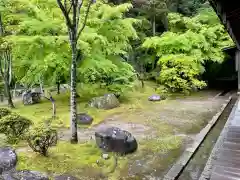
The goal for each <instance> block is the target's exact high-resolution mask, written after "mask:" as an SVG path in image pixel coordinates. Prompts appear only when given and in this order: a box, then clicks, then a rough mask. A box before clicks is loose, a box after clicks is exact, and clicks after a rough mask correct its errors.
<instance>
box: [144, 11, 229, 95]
mask: <svg viewBox="0 0 240 180" xmlns="http://www.w3.org/2000/svg"><path fill="white" fill-rule="evenodd" d="M206 16H207V17H208V19H207V20H206ZM169 27H170V30H171V31H170V32H166V33H164V34H162V36H160V37H152V38H147V39H146V41H145V42H144V43H143V45H142V47H143V48H144V49H148V50H151V51H153V52H154V53H155V55H156V56H157V57H159V61H158V65H159V66H160V67H161V72H160V76H159V81H160V82H161V83H162V84H163V85H165V86H166V88H167V89H168V90H171V91H173V92H176V91H181V92H189V91H191V89H193V88H202V87H204V86H205V85H206V84H205V83H204V82H202V81H199V80H198V79H199V77H200V75H201V74H202V73H203V72H204V70H205V69H204V66H203V65H204V62H205V61H215V62H222V61H223V60H224V53H223V51H222V48H224V47H226V46H230V45H232V44H233V42H232V40H231V39H230V37H229V36H228V34H227V33H226V32H225V30H224V27H223V26H222V25H221V24H220V23H219V21H218V19H217V16H216V15H215V14H214V13H213V11H212V10H211V9H205V10H202V11H200V13H199V14H198V15H196V16H195V17H192V18H189V17H184V16H182V15H179V14H169Z"/></svg>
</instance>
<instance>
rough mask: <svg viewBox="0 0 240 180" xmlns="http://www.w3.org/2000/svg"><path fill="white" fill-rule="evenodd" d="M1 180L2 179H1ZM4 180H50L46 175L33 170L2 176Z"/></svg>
mask: <svg viewBox="0 0 240 180" xmlns="http://www.w3.org/2000/svg"><path fill="white" fill-rule="evenodd" d="M0 179H1V178H0ZM2 179H3V180H50V179H49V178H48V177H47V176H46V175H44V174H42V173H40V172H37V171H31V170H21V171H13V172H9V173H5V174H3V175H2Z"/></svg>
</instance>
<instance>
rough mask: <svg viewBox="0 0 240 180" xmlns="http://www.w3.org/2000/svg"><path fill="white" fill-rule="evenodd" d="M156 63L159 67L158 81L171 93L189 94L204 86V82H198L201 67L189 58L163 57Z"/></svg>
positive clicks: (177, 56)
mask: <svg viewBox="0 0 240 180" xmlns="http://www.w3.org/2000/svg"><path fill="white" fill-rule="evenodd" d="M158 63H159V65H161V72H160V76H159V81H160V83H161V84H162V85H164V86H165V88H166V89H167V90H169V91H171V92H183V93H189V92H191V91H192V90H193V89H196V88H197V89H201V88H203V87H205V86H206V83H205V82H204V81H200V80H198V76H199V75H200V74H201V72H202V69H201V65H199V64H198V63H196V62H195V61H194V59H192V58H191V57H189V56H185V55H169V56H163V57H161V58H160V60H159V62H158Z"/></svg>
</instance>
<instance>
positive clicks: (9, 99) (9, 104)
mask: <svg viewBox="0 0 240 180" xmlns="http://www.w3.org/2000/svg"><path fill="white" fill-rule="evenodd" d="M4 86H5V92H6V96H7V98H8V106H9V107H10V108H14V105H13V101H12V95H11V92H10V85H9V84H8V80H4Z"/></svg>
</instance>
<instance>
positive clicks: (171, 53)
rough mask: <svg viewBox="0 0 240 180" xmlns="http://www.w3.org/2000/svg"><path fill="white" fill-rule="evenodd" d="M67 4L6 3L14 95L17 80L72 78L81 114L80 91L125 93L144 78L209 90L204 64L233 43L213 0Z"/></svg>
mask: <svg viewBox="0 0 240 180" xmlns="http://www.w3.org/2000/svg"><path fill="white" fill-rule="evenodd" d="M57 2H58V3H57ZM60 2H63V1H60V0H58V1H56V0H43V1H37V0H12V1H8V0H2V1H1V3H0V10H1V26H0V27H1V31H2V33H1V37H0V43H1V48H0V49H1V51H0V53H1V55H2V56H1V62H2V63H1V64H2V66H3V67H1V69H2V70H3V74H2V76H3V80H4V84H5V92H6V93H5V94H6V95H7V96H8V97H11V93H10V87H9V86H10V84H11V83H13V82H11V81H12V79H13V80H14V83H21V84H23V85H24V86H25V87H27V88H30V87H31V86H33V85H39V84H40V85H41V87H43V86H48V87H49V86H55V85H56V84H58V85H59V84H60V83H67V84H70V85H71V88H72V89H71V93H70V94H71V105H70V106H71V113H72V115H71V117H72V118H73V119H76V118H75V117H76V113H77V106H76V104H77V103H76V97H77V90H78V95H80V96H81V98H82V96H83V95H85V94H86V93H85V92H87V93H88V94H91V93H90V92H94V93H93V94H95V95H97V94H98V92H100V91H101V92H102V91H103V92H104V93H106V92H114V93H124V92H126V90H129V89H132V88H133V87H134V85H135V84H136V83H135V82H136V81H137V79H139V80H141V81H142V87H144V80H146V79H151V80H152V79H155V80H156V82H157V83H158V85H159V86H161V85H163V86H164V87H165V89H164V92H166V90H167V91H171V92H184V93H189V92H191V91H192V90H196V89H201V88H203V87H205V86H206V85H207V84H206V83H205V82H204V81H202V79H201V75H202V73H203V72H204V71H205V69H204V63H205V62H206V61H214V62H219V63H221V62H222V61H223V59H224V54H223V52H222V48H223V47H226V46H229V45H233V42H232V41H231V39H230V37H229V36H228V35H227V33H226V32H225V30H224V27H223V26H222V25H221V23H220V22H219V20H218V18H217V16H216V14H215V13H214V11H213V10H212V9H211V8H210V6H209V5H208V3H207V2H206V1H205V0H194V1H190V0H180V1H175V0H158V1H157V0H151V1H144V0H143V1H138V0H135V1H133V2H132V3H130V2H129V1H127V0H126V1H125V0H120V1H117V0H112V1H104V0H98V1H96V2H95V1H84V3H83V4H77V3H76V4H75V3H72V4H71V3H70V1H66V2H67V3H66V4H64V7H62V6H61V3H60ZM74 2H75V1H74ZM63 8H65V10H64V9H63ZM74 8H75V9H74ZM66 9H67V10H68V12H66ZM80 10H81V11H80ZM66 13H67V14H66ZM79 13H80V14H79ZM75 15H76V16H75ZM72 17H74V18H75V20H74V19H73V18H72ZM78 17H79V18H78ZM73 26H74V27H75V28H73ZM3 28H4V31H3ZM75 31H76V32H75ZM3 32H4V33H3ZM6 54H7V55H6ZM3 63H5V64H6V66H4V65H3ZM6 67H7V68H6ZM4 68H5V69H4ZM75 70H76V71H75ZM77 85H78V86H77ZM77 87H79V88H78V89H77ZM83 91H85V92H83ZM86 99H87V98H86ZM9 104H11V102H10V101H9ZM12 107H13V106H12ZM73 111H74V113H73ZM74 121H75V120H74ZM75 125H76V123H75Z"/></svg>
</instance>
